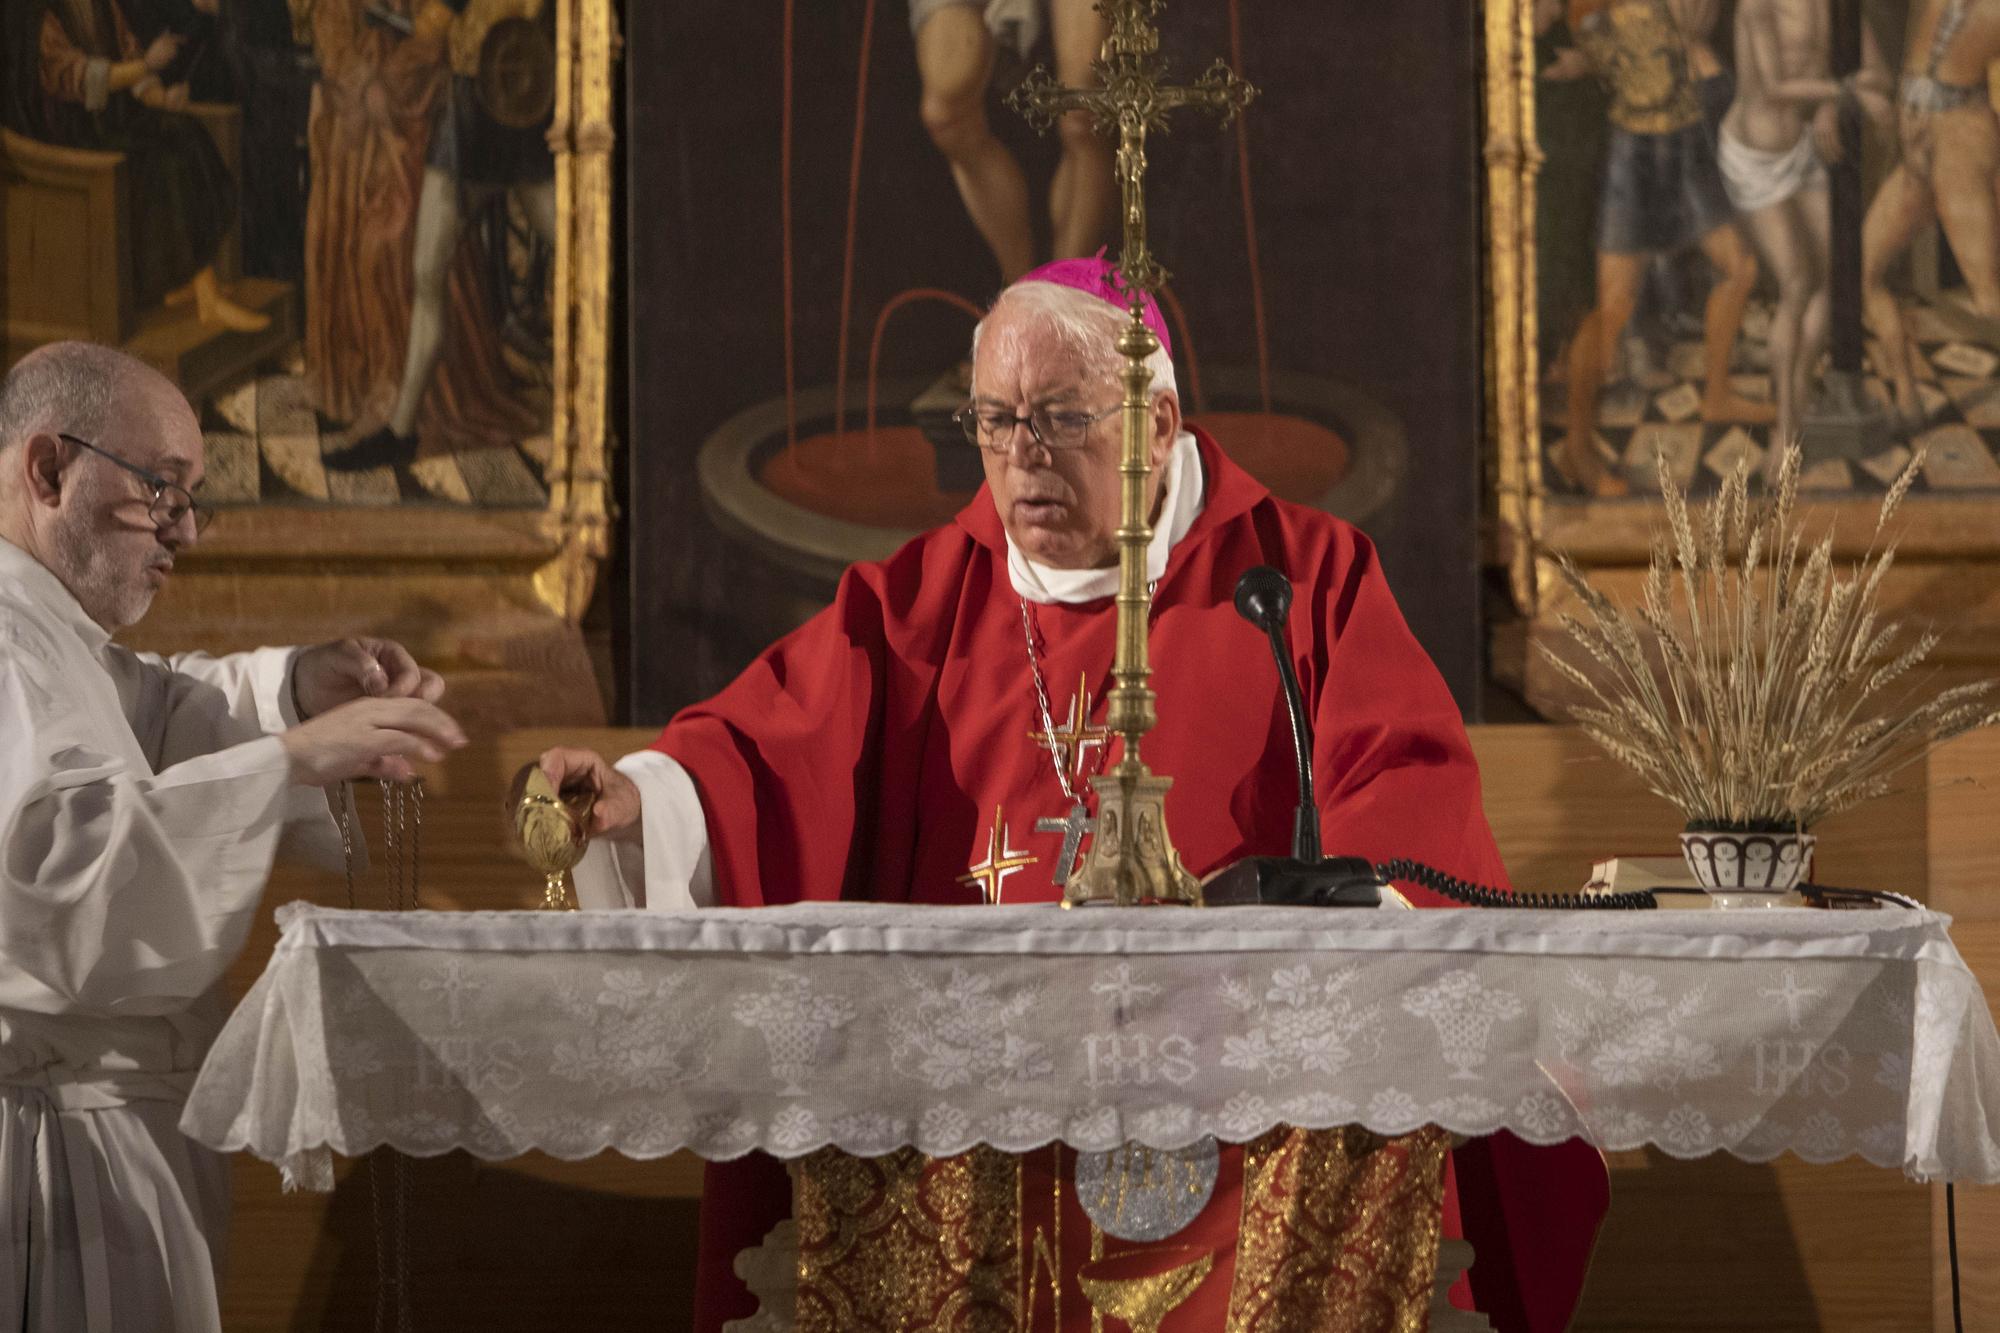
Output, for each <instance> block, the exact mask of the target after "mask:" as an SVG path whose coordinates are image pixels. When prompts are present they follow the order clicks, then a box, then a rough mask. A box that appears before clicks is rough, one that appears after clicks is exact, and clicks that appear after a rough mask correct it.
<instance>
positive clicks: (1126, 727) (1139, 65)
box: [1007, 0, 1255, 905]
mask: <svg viewBox="0 0 2000 1333" xmlns="http://www.w3.org/2000/svg"><path fill="white" fill-rule="evenodd" d="M1164 4H1165V0H1098V4H1097V11H1098V12H1099V13H1100V14H1102V15H1104V17H1105V20H1106V21H1107V22H1108V23H1109V24H1110V35H1109V36H1107V37H1106V38H1105V39H1104V46H1103V49H1102V50H1101V51H1100V52H1099V53H1098V57H1097V60H1096V61H1095V62H1094V63H1093V65H1092V68H1093V69H1094V70H1095V71H1096V72H1097V78H1098V82H1099V85H1100V86H1099V87H1096V88H1065V87H1063V86H1062V85H1061V84H1059V83H1058V82H1056V80H1055V78H1054V76H1052V75H1051V74H1050V73H1049V72H1048V70H1047V69H1045V68H1043V67H1042V66H1039V65H1038V66H1036V67H1035V70H1034V72H1033V73H1031V74H1029V75H1028V77H1027V78H1026V79H1025V80H1024V81H1023V82H1022V84H1021V86H1020V87H1018V88H1016V89H1015V90H1014V92H1013V93H1012V94H1011V95H1009V97H1008V99H1007V102H1008V105H1010V106H1012V107H1013V108H1014V109H1015V110H1016V111H1019V112H1020V113H1021V114H1022V115H1024V116H1026V117H1027V118H1028V120H1029V122H1030V123H1032V124H1034V125H1035V126H1036V127H1037V128H1039V129H1042V130H1044V131H1046V130H1047V129H1049V128H1050V127H1051V126H1053V125H1054V124H1055V122H1056V118H1057V117H1059V116H1061V115H1064V114H1065V113H1067V112H1071V111H1083V112H1088V113H1089V115H1090V117H1091V119H1092V121H1093V122H1094V123H1095V124H1096V125H1097V127H1098V128H1099V129H1100V130H1103V131H1112V130H1115V131H1117V134H1118V166H1117V170H1118V191H1119V196H1120V199H1121V201H1122V205H1123V221H1124V245H1123V248H1122V250H1121V251H1120V252H1119V256H1118V268H1119V285H1120V286H1121V287H1122V288H1123V289H1124V292H1125V298H1126V302H1127V305H1128V306H1129V308H1130V312H1131V318H1130V320H1129V321H1128V322H1127V323H1126V326H1125V331H1124V332H1123V333H1122V334H1120V335H1119V338H1118V350H1119V352H1120V353H1121V354H1122V355H1123V356H1124V359H1125V366H1124V370H1123V372H1122V374H1121V379H1122V380H1123V382H1124V386H1125V398H1124V403H1123V406H1122V409H1121V410H1122V425H1123V427H1124V448H1123V451H1122V457H1121V458H1120V460H1119V464H1118V473H1119V478H1120V481H1121V483H1122V486H1121V494H1120V522H1119V526H1118V649H1117V655H1116V657H1115V658H1114V659H1113V664H1112V668H1111V675H1112V679H1113V680H1114V681H1115V682H1116V684H1115V687H1114V688H1113V689H1112V691H1111V709H1110V715H1109V717H1108V718H1107V719H1106V721H1107V722H1108V724H1109V726H1110V729H1111V730H1112V731H1114V732H1116V733H1117V734H1118V735H1119V736H1121V737H1123V738H1124V741H1125V753H1124V755H1123V757H1122V758H1120V760H1119V761H1118V767H1117V768H1116V769H1114V770H1113V771H1112V772H1110V773H1107V774H1104V775H1102V776H1100V777H1096V778H1092V779H1091V786H1092V787H1093V788H1095V789H1096V791H1097V811H1098V820H1097V832H1096V833H1095V835H1094V836H1093V837H1092V838H1091V843H1090V853H1089V855H1088V856H1087V857H1085V858H1084V863H1083V866H1082V868H1081V869H1079V870H1078V871H1077V873H1076V874H1075V875H1073V876H1071V877H1070V878H1069V883H1068V884H1067V886H1065V888H1064V891H1063V902H1064V903H1065V904H1066V905H1068V904H1075V903H1085V902H1116V903H1139V902H1179V903H1193V902H1199V901H1200V899H1201V890H1200V888H1199V886H1197V885H1196V883H1195V880H1194V876H1192V875H1190V874H1188V872H1187V868H1186V867H1184V866H1183V865H1182V864H1181V858H1180V853H1179V852H1178V851H1176V850H1175V849H1174V844H1173V840H1172V838H1170V837H1169V836H1168V834H1167V822H1166V805H1165V798H1166V793H1167V789H1168V788H1169V787H1171V786H1172V785H1173V780H1172V779H1171V778H1168V777H1164V776H1157V775H1155V774H1153V773H1151V772H1149V771H1148V770H1147V768H1146V764H1145V761H1144V760H1143V759H1141V758H1140V755H1139V742H1140V739H1141V738H1142V737H1143V736H1144V735H1145V734H1146V732H1148V731H1149V730H1151V729H1152V726H1153V721H1154V713H1153V691H1152V689H1151V688H1150V687H1149V686H1148V685H1147V680H1148V679H1149V677H1150V676H1151V675H1152V671H1151V668H1150V667H1149V666H1148V665H1147V646H1146V628H1147V614H1148V612H1149V610H1150V609H1151V605H1152V593H1151V591H1150V590H1149V589H1148V588H1147V586H1146V546H1147V544H1148V543H1149V542H1151V541H1152V538H1153V529H1152V524H1151V522H1150V521H1149V518H1150V516H1149V515H1148V514H1147V513H1146V478H1147V475H1148V474H1149V472H1150V471H1151V468H1150V466H1149V465H1148V458H1147V440H1148V437H1149V436H1150V434H1151V419H1152V395H1151V393H1150V392H1148V388H1149V386H1150V384H1151V382H1152V374H1151V372H1150V371H1149V370H1148V369H1147V367H1146V358H1148V357H1149V356H1151V355H1152V354H1153V353H1154V352H1156V351H1158V350H1159V347H1160V340H1159V339H1158V338H1157V337H1155V336H1154V334H1153V331H1152V330H1151V329H1149V328H1147V327H1146V323H1145V318H1144V311H1145V299H1146V293H1147V292H1149V291H1152V290H1154V289H1156V288H1157V287H1159V286H1160V284H1161V283H1162V282H1164V281H1165V279H1166V271H1165V270H1164V269H1162V268H1161V267H1160V266H1159V264H1157V263H1156V262H1154V260H1153V256H1152V253H1151V251H1150V250H1149V249H1148V248H1147V244H1146V134H1147V132H1148V131H1149V130H1161V131H1164V130H1165V129H1166V128H1167V112H1169V111H1172V110H1174V109H1176V108H1179V107H1196V108H1199V109H1202V110H1207V111H1213V112H1216V113H1218V114H1219V115H1220V116H1221V117H1222V120H1223V123H1224V124H1227V123H1228V122H1229V121H1230V120H1231V119H1232V118H1234V116H1235V115H1236V113H1237V112H1239V111H1241V110H1242V109H1243V108H1244V107H1245V106H1247V105H1249V102H1250V99H1251V97H1252V96H1253V95H1254V94H1255V90H1254V89H1252V88H1251V87H1250V85H1249V84H1247V83H1245V82H1243V80H1242V79H1240V78H1238V77H1237V76H1236V74H1235V73H1234V71H1232V70H1231V69H1230V68H1229V67H1228V66H1227V65H1225V64H1224V63H1223V62H1222V61H1220V60H1217V61H1216V62H1215V63H1214V64H1213V65H1211V66H1209V68H1208V71H1207V72H1206V73H1204V74H1203V75H1202V76H1201V77H1200V78H1199V79H1197V80H1195V81H1194V83H1193V84H1191V85H1188V86H1185V87H1176V86H1174V85H1171V84H1168V83H1167V82H1165V79H1164V75H1165V73H1166V62H1165V61H1164V60H1162V59H1161V58H1160V33H1159V29H1158V28H1156V27H1155V26H1154V24H1153V17H1154V15H1156V14H1158V13H1159V12H1160V9H1161V7H1162V6H1163V5H1164Z"/></svg>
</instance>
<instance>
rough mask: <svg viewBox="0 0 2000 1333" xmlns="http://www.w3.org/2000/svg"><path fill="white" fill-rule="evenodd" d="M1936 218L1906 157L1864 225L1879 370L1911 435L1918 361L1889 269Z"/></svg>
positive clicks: (1866, 312) (1865, 312)
mask: <svg viewBox="0 0 2000 1333" xmlns="http://www.w3.org/2000/svg"><path fill="white" fill-rule="evenodd" d="M1936 216H1937V212H1936V209H1935V208H1934V207H1933V206H1932V202H1931V192H1930V187H1929V186H1927V185H1925V184H1924V183H1923V182H1922V181H1921V180H1919V179H1918V178H1917V176H1916V174H1915V173H1914V172H1913V171H1912V170H1911V169H1910V161H1909V158H1908V157H1907V156H1906V157H1905V158H1904V160H1903V161H1902V162H1900V163H1898V164H1897V165H1896V168H1895V170H1893V171H1891V172H1890V173H1889V178H1888V179H1887V180H1885V181H1883V182H1882V188H1881V189H1880V190H1878V191H1876V193H1875V200H1874V202H1873V203H1871V204H1870V205H1869V206H1868V216H1867V218H1866V219H1865V220H1864V221H1863V222H1862V225H1861V309H1862V317H1863V319H1864V321H1865V322H1866V323H1867V325H1868V331H1869V332H1870V333H1872V334H1874V335H1875V346H1876V351H1877V354H1878V355H1879V356H1880V357H1881V360H1882V364H1881V366H1880V367H1878V369H1879V370H1880V371H1881V372H1882V375H1883V377H1884V378H1886V379H1887V380H1888V381H1889V389H1890V392H1891V393H1893V394H1894V395H1895V403H1894V407H1895V413H1896V425H1897V428H1898V429H1899V430H1901V431H1904V432H1908V431H1910V430H1913V429H1915V428H1916V427H1917V426H1918V425H1920V424H1921V423H1922V422H1923V419H1924V409H1923V403H1922V401H1921V400H1920V399H1919V398H1918V397H1917V379H1916V373H1915V363H1914V362H1913V361H1912V360H1911V357H1910V341H1909V335H1908V333H1907V331H1906V330H1905V329H1904V327H1903V306H1902V302H1901V301H1899V300H1898V299H1897V298H1896V294H1895V293H1894V292H1892V291H1890V290H1889V269H1890V267H1891V266H1892V265H1893V264H1895V262H1896V261H1897V260H1898V259H1900V258H1902V256H1903V252H1904V251H1905V250H1907V249H1909V247H1910V239H1911V238H1912V237H1913V236H1915V235H1916V234H1917V229H1918V228H1920V227H1924V226H1927V225H1929V224H1930V222H1931V221H1932V220H1933V219H1934V218H1935V217H1936Z"/></svg>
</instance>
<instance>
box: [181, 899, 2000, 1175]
mask: <svg viewBox="0 0 2000 1333" xmlns="http://www.w3.org/2000/svg"><path fill="white" fill-rule="evenodd" d="M279 920H280V923H281V924H282V926H283V928H284V935H283V938H282V940H281V941H280V942H279V945H278V948H277V951H276V953H275V955H274V956H273V957H272V959H271V964H270V967H269V969H268V970H267V971H266V972H265V973H264V975H263V977H261V978H260V979H259V980H258V982H257V984H256V986H255V987H254V988H253V989H252V990H251V992H250V994H249V995H248V996H247V997H245V999H244V1001H243V1003H242V1005H241V1006H240V1007H239V1008H238V1009H237V1011H236V1013H235V1014H234V1016H233V1017H232V1018H231V1019H230V1021H229V1024H228V1026H227V1028H226V1029H225V1030H224V1032H223V1034H222V1036H221V1039H220V1040H219V1041H218V1042H217V1043H216V1045H215V1048H214V1050H213V1052H212V1053H211V1054H210V1056H209V1058H208V1062H207V1064H206V1065H205V1066H204V1068H203V1069H202V1071H201V1076H200V1079H199V1081H198V1082H197V1084H196V1086H195V1089H194V1092H193V1095H192V1097H191V1099H190V1100H189V1103H188V1106H187V1111H186V1115H185V1117H184V1118H183V1120H182V1128H183V1129H184V1130H185V1131H186V1132H187V1133H188V1134H189V1135H191V1136H192V1137H194V1138H195V1139H198V1140H200V1141H201V1142H203V1143H206V1144H208V1145H210V1146H212V1147H215V1148H220V1149H225V1150H237V1149H247V1150H249V1151H250V1152H252V1153H254V1154H255V1155H257V1156H258V1157H260V1158H263V1159H265V1160H267V1161H271V1162H275V1163H278V1164H279V1165H280V1166H282V1167H283V1168H285V1170H286V1174H287V1176H288V1178H290V1179H293V1180H295V1181H300V1182H303V1183H305V1184H307V1185H309V1186H318V1187H321V1188H325V1187H328V1186H330V1184H331V1172H330V1167H331V1159H330V1157H329V1156H328V1152H329V1150H331V1151H333V1152H339V1153H343V1154H346V1155H350V1156H352V1155H356V1154H360V1153H364V1152H367V1151H368V1150H369V1149H371V1148H374V1147H376V1146H377V1145H380V1144H389V1145H392V1146H394V1147H395V1148H397V1149H399V1150H401V1151H403V1152H406V1153H413V1154H416V1155H419V1156H428V1155H432V1154H436V1153H442V1152H446V1151H449V1150H451V1149H455V1148H462V1149H465V1150H467V1151H469V1152H472V1153H474V1154H477V1155H478V1156H480V1157H483V1158H487V1159H498V1158H504V1157H509V1156H513V1155H515V1154H519V1153H522V1152H525V1151H528V1150H531V1149H539V1150H541V1151H543V1152H547V1153H551V1154H553V1155H555V1156H558V1157H564V1158H578V1157H583V1156H587V1155H590V1154H593V1153H597V1152H601V1151H603V1150H605V1149H607V1148H608V1149H613V1150H616V1151H617V1152H620V1153H623V1154H625V1155H627V1156H630V1157H635V1158H651V1157H659V1156H662V1155H664V1154H667V1153H671V1152H674V1151H676V1150H679V1149H689V1150H692V1151H693V1152H695V1153H698V1154H700V1155H701V1156H703V1157H706V1158H711V1159H720V1158H731V1157H736V1156H739V1155H740V1154H742V1153H745V1152H748V1151H750V1150H752V1149H762V1150H764V1151H766V1152H769V1153H772V1154H775V1155H776V1156H779V1157H785V1158H790V1157H797V1156H800V1155H802V1154H804V1153H807V1152H810V1151H812V1150H813V1149H815V1148H819V1147H821V1146H823V1145H826V1144H835V1145H838V1146H839V1147H841V1148H844V1149H846V1150H847V1151H849V1152H853V1153H858V1154H863V1155H875V1154H880V1153H884V1152H887V1151H889V1150H891V1149H893V1148H896V1147H899V1146H901V1145H905V1144H911V1145H915V1146H916V1147H918V1148H920V1149H922V1150H923V1151H924V1152H927V1153H932V1154H940V1155H941V1154H949V1153H957V1152H961V1151H964V1150H965V1149H966V1148H968V1147H970V1146H972V1145H973V1144H976V1143H987V1144H991V1145H993V1146H994V1147H997V1148H1000V1149H1003V1150H1006V1151H1009V1152H1018V1151H1024V1150H1026V1149H1029V1148H1034V1147H1037V1146H1040V1145H1043V1144H1046V1143H1048V1142H1050V1141H1051V1140H1055V1139H1061V1140H1063V1141H1064V1142H1066V1143H1069V1144H1071V1145H1073V1146H1075V1147H1077V1148H1081V1149H1108V1148H1111V1147H1113V1146H1115V1145H1117V1144H1119V1143H1121V1142H1125V1141H1128V1140H1130V1141H1136V1142H1139V1143H1144V1144H1148V1145H1150V1146H1153V1147H1156V1148H1176V1147H1182V1146H1185V1145H1187V1144H1189V1143H1190V1142H1192V1141H1194V1140H1196V1139H1198V1138H1199V1137H1201V1136H1202V1135H1214V1136H1215V1137H1216V1138H1218V1139H1222V1140H1225V1141H1242V1140H1245V1139H1249V1138H1252V1137H1254V1136H1255V1135H1257V1134H1259V1133H1262V1132H1263V1131H1264V1130H1267V1129H1269V1128H1271V1127H1272V1126H1273V1125H1276V1124H1280V1123H1285V1124H1291V1125H1297V1126H1302V1127H1307V1128H1324V1127H1328V1126H1334V1125H1341V1124H1349V1123H1357V1122H1358V1123H1360V1124H1363V1125H1366V1126H1367V1127H1368V1128H1369V1129H1372V1130H1375V1131H1377V1132H1379V1133H1383V1134H1400V1133H1404V1132H1406V1131H1408V1130H1411V1129H1413V1128H1415V1127H1417V1126H1419V1125H1423V1124H1436V1125H1441V1126H1443V1127H1444V1128H1446V1129H1449V1130H1451V1131H1453V1132H1455V1133H1458V1134H1467V1135H1479V1134H1485V1133H1489V1132H1491V1131H1493V1130H1497V1129H1501V1128H1506V1129H1510V1130H1512V1131H1514V1132H1515V1133H1516V1134H1518V1135H1520V1136H1521V1137H1523V1138H1526V1139H1531V1140H1533V1141H1535V1142H1538V1143H1552V1142H1555V1141H1558V1140H1561V1139H1566V1138H1570V1137H1574V1136H1579V1135H1580V1136H1583V1137H1585V1138H1588V1139H1590V1140H1592V1141H1593V1142H1595V1143H1597V1144H1599V1145H1600V1146H1602V1147H1604V1148H1608V1149H1627V1148H1636V1147H1639V1146H1641V1145H1646V1144H1651V1145H1654V1146H1656V1147H1659V1148H1661V1149H1664V1150H1665V1151H1667V1152H1669V1153H1671V1154H1673V1155H1675V1156H1677V1157H1695V1156H1700V1155H1703V1154H1707V1153H1713V1152H1718V1151H1721V1152H1729V1153H1732V1154H1735V1155H1736V1156H1738V1157H1743V1158H1748V1159H1750V1160H1754V1161H1763V1160H1767V1159H1769V1158H1772V1157H1775V1156H1777V1155H1778V1154H1779V1153H1782V1152H1785V1151H1787V1150H1789V1151H1791V1152H1794V1153H1796V1154H1798V1155H1799V1156H1800V1157H1803V1158H1805V1159H1807V1160H1809V1161H1815V1162H1825V1161H1832V1160H1834V1159H1837V1158H1842V1157H1846V1156H1850V1155H1855V1154H1858V1155H1860V1156H1862V1157H1865V1158H1867V1159H1868V1160H1869V1161H1871V1162H1874V1163H1876V1164H1878V1165H1881V1166H1890V1167H1900V1168H1902V1170H1903V1171H1904V1172H1906V1173H1907V1174H1908V1175H1910V1176H1912V1177H1914V1178H1916V1179H1919V1180H1932V1179H1954V1180H1966V1181H1981V1182H1992V1181H1996V1180H2000V1144H1996V1142H1995V1131H1996V1112H2000V1038H1996V1034H1995V1031H1994V1026H1993V1018H1992V1015H1991V1013H1990V1011H1989V1010H1988V1008H1987V1006H1986V1003H1985V1000H1984V997H1983V996H1982V994H1981V992H1980V989H1979V986H1978V983H1977V982H1976V980H1975V979H1974V977H1973V976H1972V974H1971V973H1970V972H1969V971H1968V970H1967V969H1966V966H1965V963H1964V961H1963V960H1962V959H1961V958H1960V957H1959V955H1958V951H1957V950H1956V949H1955V948H1954V947H1953V945H1952V942H1951V939H1950V936H1949V935H1948V934H1947V933H1946V929H1945V928H1946V925H1947V924H1948V919H1947V918H1945V917H1941V916H1938V915H1935V914H1932V913H1929V912H1916V911H1901V910H1894V911H1878V912H1814V911H1807V910H1803V909H1798V910H1783V909H1780V910H1771V911H1743V912H1643V913H1642V912H1630V913H1621V912H1602V913H1584V912H1542V911H1512V910H1510V911H1437V912H1387V911H1385V912H1368V911H1331V910H1311V909H1290V908H1273V907H1249V908H1214V909H1181V910H1175V909H1169V908H1131V909H1120V908H1089V909H1083V910H1077V911H1062V910H1059V909H1056V908H1054V907H1049V906H1022V907H994V908H937V907H928V908H925V907H915V908H913V907H903V906H886V905H863V904H821V905H813V906H802V907H786V908H764V909H759V910H748V911H744V910H706V911H698V912H687V913H672V914H669V913H649V912H569V913H544V912H505V913H487V912H480V913H430V912H402V913H392V912H341V911H330V910H325V909H320V908H315V907H311V906H308V905H305V904H301V903H294V904H292V905H291V906H288V907H286V908H284V909H283V910H282V911H281V912H280V913H279Z"/></svg>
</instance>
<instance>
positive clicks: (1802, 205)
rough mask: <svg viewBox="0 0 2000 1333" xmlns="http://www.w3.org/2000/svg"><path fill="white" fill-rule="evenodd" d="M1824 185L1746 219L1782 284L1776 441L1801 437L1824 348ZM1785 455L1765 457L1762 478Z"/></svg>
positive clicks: (1774, 369)
mask: <svg viewBox="0 0 2000 1333" xmlns="http://www.w3.org/2000/svg"><path fill="white" fill-rule="evenodd" d="M1827 202H1828V201H1827V191H1826V188H1825V187H1824V186H1820V187H1818V188H1815V189H1810V190H1801V191H1799V193H1797V194H1795V195H1793V196H1792V197H1791V198H1789V199H1785V200H1782V201H1780V202H1779V203H1775V204H1772V205H1770V206H1768V207H1766V208H1760V209H1758V210H1757V211H1756V212H1754V213H1748V214H1745V215H1744V218H1743V225H1744V227H1745V228H1747V229H1748V230H1749V232H1750V239H1751V241H1752V243H1753V244H1755V245H1756V247H1757V253H1758V254H1759V255H1761V256H1762V257H1763V260H1764V263H1765V265H1766V267H1768V268H1769V269H1770V270H1771V276H1772V277H1773V278H1775V279H1776V280H1777V283H1778V303H1777V306H1776V308H1775V309H1774V310H1773V311H1772V312H1771V391H1772V395H1773V396H1774V397H1775V398H1776V399H1777V405H1778V426H1777V434H1776V435H1775V436H1774V437H1773V440H1772V443H1773V444H1774V445H1775V444H1783V443H1786V442H1789V441H1793V440H1796V439H1797V438H1798V436H1799V425H1800V421H1801V419H1802V418H1803V416H1804V414H1805V408H1806V404H1807V403H1808V402H1809V401H1810V395H1811V391H1812V378H1811V376H1812V369H1813V367H1814V366H1815V365H1817V364H1818V361H1819V355H1820V353H1821V352H1822V351H1824V350H1825V349H1826V336H1827V306H1828V296H1827V286H1826V277H1827V248H1828V240H1829V227H1828V215H1827ZM1780 457H1781V452H1780V451H1779V450H1778V449H1776V448H1773V449H1772V450H1771V451H1770V452H1769V453H1768V454H1766V455H1765V460H1764V479H1765V480H1766V481H1771V480H1774V479H1775V477H1776V468H1777V463H1778V460H1779V458H1780Z"/></svg>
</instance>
